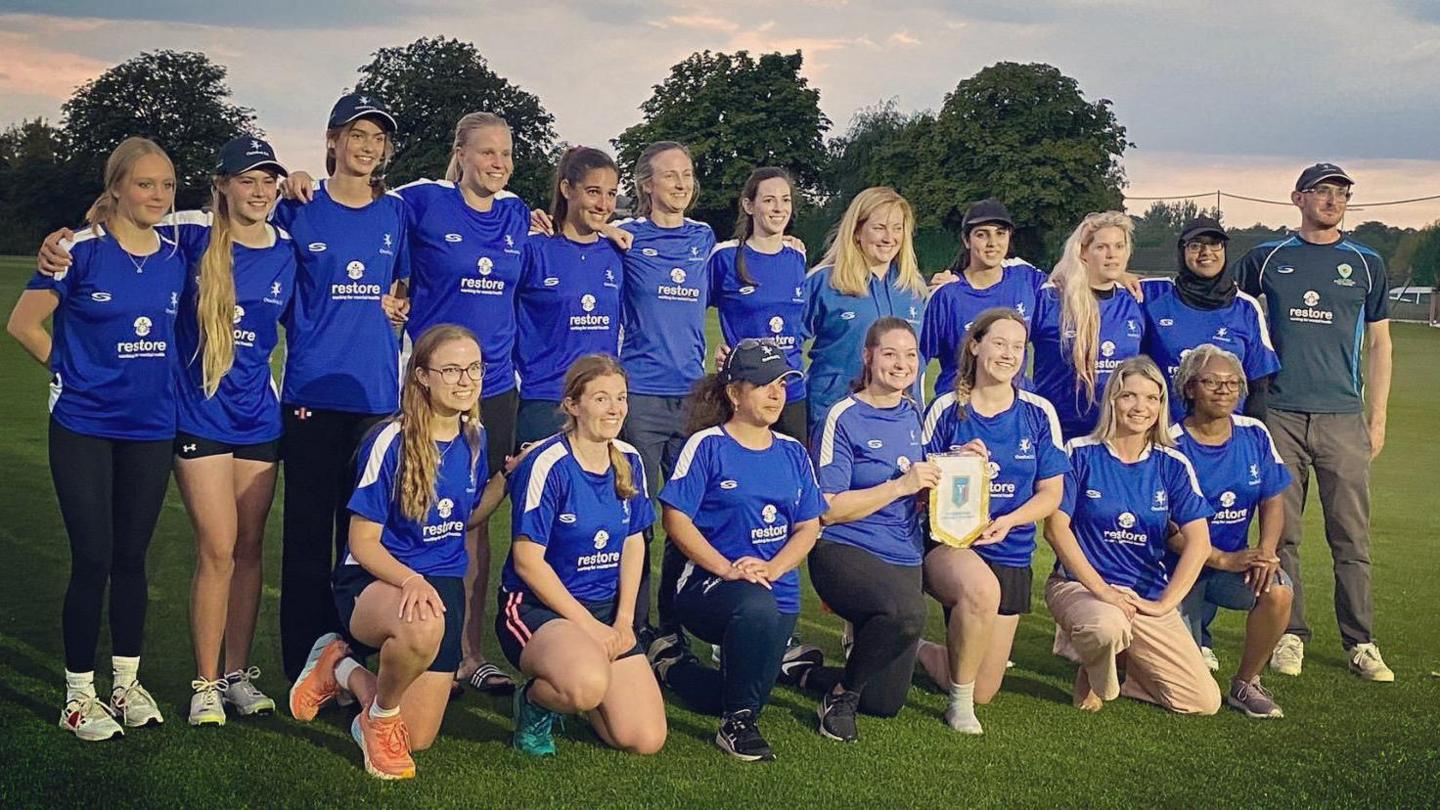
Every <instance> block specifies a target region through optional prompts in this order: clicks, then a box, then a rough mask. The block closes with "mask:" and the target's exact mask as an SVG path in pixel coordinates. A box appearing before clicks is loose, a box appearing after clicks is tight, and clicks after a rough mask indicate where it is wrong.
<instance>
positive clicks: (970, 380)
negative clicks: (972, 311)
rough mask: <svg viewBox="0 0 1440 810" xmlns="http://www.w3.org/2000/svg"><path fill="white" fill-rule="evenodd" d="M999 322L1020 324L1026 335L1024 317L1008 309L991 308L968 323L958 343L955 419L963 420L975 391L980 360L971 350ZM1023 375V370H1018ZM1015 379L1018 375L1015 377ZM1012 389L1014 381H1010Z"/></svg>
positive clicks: (1028, 329)
mask: <svg viewBox="0 0 1440 810" xmlns="http://www.w3.org/2000/svg"><path fill="white" fill-rule="evenodd" d="M1000 321H1014V322H1015V323H1018V324H1020V328H1021V329H1024V330H1025V331H1026V333H1027V334H1028V333H1029V331H1030V328H1029V326H1027V325H1026V323H1025V316H1023V315H1021V314H1020V313H1019V312H1016V311H1015V310H1014V309H1011V308H1010V307H991V308H990V309H987V310H985V311H984V312H982V313H980V314H979V315H977V316H976V317H975V320H974V321H972V322H971V323H970V328H969V329H967V330H965V338H964V339H963V340H961V341H960V367H959V370H958V371H956V373H955V417H956V418H957V419H962V420H963V419H964V418H965V405H966V404H967V403H968V402H970V392H971V391H973V390H974V389H975V375H976V369H978V368H979V367H980V360H979V358H977V357H976V356H975V352H974V351H973V349H974V348H975V346H976V345H977V344H979V343H980V341H982V340H984V339H985V335H987V334H989V332H990V327H992V326H994V325H995V324H997V323H999V322H1000ZM1020 373H1021V374H1023V373H1024V368H1021V369H1020ZM1015 376H1016V377H1017V378H1018V377H1019V376H1020V374H1016V375H1015ZM1010 385H1011V386H1012V387H1014V386H1015V380H1011V381H1010Z"/></svg>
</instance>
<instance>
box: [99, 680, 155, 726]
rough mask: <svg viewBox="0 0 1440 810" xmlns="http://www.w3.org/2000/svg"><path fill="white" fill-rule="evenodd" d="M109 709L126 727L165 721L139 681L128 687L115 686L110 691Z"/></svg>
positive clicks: (150, 724) (153, 700) (151, 724)
mask: <svg viewBox="0 0 1440 810" xmlns="http://www.w3.org/2000/svg"><path fill="white" fill-rule="evenodd" d="M110 711H111V712H113V713H114V714H115V715H116V716H117V717H119V718H120V719H121V721H122V722H124V723H125V725H126V726H127V727H128V728H140V727H142V726H158V725H160V724H161V723H163V722H165V718H164V717H162V716H161V715H160V707H159V705H157V704H156V703H155V698H153V697H151V696H150V693H149V692H147V691H145V687H143V686H141V685H140V682H139V681H136V682H135V683H132V684H130V686H129V688H126V687H117V688H116V689H114V690H112V691H111V692H110Z"/></svg>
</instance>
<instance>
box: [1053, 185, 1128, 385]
mask: <svg viewBox="0 0 1440 810" xmlns="http://www.w3.org/2000/svg"><path fill="white" fill-rule="evenodd" d="M1103 228H1119V229H1121V230H1122V231H1124V232H1125V239H1126V241H1127V242H1128V241H1130V239H1131V236H1132V234H1133V233H1134V232H1135V223H1134V222H1132V221H1131V219H1130V217H1129V215H1127V214H1125V213H1124V212H1123V211H1106V212H1104V213H1092V214H1087V215H1086V216H1085V219H1083V220H1081V221H1080V224H1079V225H1077V226H1076V227H1075V230H1074V231H1072V232H1071V233H1070V236H1069V238H1067V239H1066V240H1065V250H1064V251H1063V253H1062V255H1061V257H1060V261H1059V263H1057V264H1056V265H1055V269H1054V270H1053V271H1051V273H1050V280H1051V281H1052V282H1054V284H1055V287H1056V289H1057V290H1058V291H1059V293H1060V345H1061V346H1062V347H1063V346H1064V345H1065V344H1066V343H1067V342H1068V343H1069V348H1070V364H1071V365H1072V366H1074V367H1075V380H1076V382H1078V383H1079V385H1080V387H1081V388H1082V389H1083V390H1084V392H1085V398H1086V400H1087V401H1088V402H1089V403H1090V404H1092V405H1093V404H1095V381H1096V374H1095V359H1096V357H1098V355H1099V350H1100V302H1099V301H1098V300H1096V298H1095V293H1094V292H1093V291H1092V290H1091V289H1090V278H1089V275H1088V273H1087V271H1086V267H1085V260H1084V258H1083V256H1084V253H1085V249H1086V248H1088V247H1089V246H1090V243H1091V242H1093V241H1094V240H1095V234H1096V232H1098V231H1100V230H1101V229H1103ZM1067 336H1069V337H1067Z"/></svg>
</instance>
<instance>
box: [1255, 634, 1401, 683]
mask: <svg viewBox="0 0 1440 810" xmlns="http://www.w3.org/2000/svg"><path fill="white" fill-rule="evenodd" d="M1377 656H1378V653H1377ZM1304 663H1305V642H1304V641H1301V640H1300V637H1299V636H1297V635H1295V634H1294V633H1286V634H1285V635H1283V636H1281V637H1280V643H1278V644H1276V645H1275V652H1273V653H1271V654H1270V668H1271V669H1273V670H1275V671H1276V672H1278V673H1280V674H1281V675H1299V674H1300V668H1301V666H1302V665H1303V664H1304Z"/></svg>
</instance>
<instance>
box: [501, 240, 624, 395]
mask: <svg viewBox="0 0 1440 810" xmlns="http://www.w3.org/2000/svg"><path fill="white" fill-rule="evenodd" d="M623 273H624V270H623V268H622V267H621V258H620V251H619V250H617V249H616V248H615V245H614V244H612V243H611V242H610V240H609V239H596V240H595V241H594V242H590V243H581V242H575V241H573V240H570V239H567V238H565V237H564V236H532V237H530V239H529V240H528V241H527V242H526V243H525V254H524V257H523V261H522V270H521V272H520V284H519V287H518V290H519V292H517V293H516V296H515V301H516V309H517V312H516V318H515V320H516V333H515V370H516V371H517V372H519V374H520V393H521V395H522V396H523V397H524V398H525V399H553V400H557V401H558V400H559V399H560V398H561V396H562V395H563V394H564V388H565V372H566V371H567V370H568V369H569V368H570V364H571V363H573V362H575V361H576V360H578V359H580V358H581V357H584V356H585V355H587V354H608V355H616V354H617V353H618V352H619V350H620V280H621V278H623ZM487 393H488V391H487Z"/></svg>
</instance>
